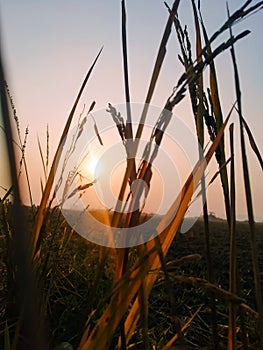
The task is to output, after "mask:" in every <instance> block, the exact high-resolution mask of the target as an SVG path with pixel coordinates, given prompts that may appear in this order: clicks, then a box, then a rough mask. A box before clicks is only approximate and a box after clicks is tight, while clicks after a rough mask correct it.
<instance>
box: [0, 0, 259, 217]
mask: <svg viewBox="0 0 263 350" xmlns="http://www.w3.org/2000/svg"><path fill="white" fill-rule="evenodd" d="M120 3H121V1H118V0H107V1H91V0H88V1H87V0H76V1H72V0H46V1H34V0H26V1H20V0H2V1H0V10H1V12H0V16H1V30H2V35H1V39H2V48H3V53H4V62H5V68H6V75H7V80H8V84H9V88H10V90H11V93H12V95H13V98H14V102H15V106H16V109H17V114H18V116H19V118H20V123H21V130H22V131H23V130H24V129H25V127H26V126H29V141H28V145H27V148H26V157H27V159H28V164H29V169H30V176H31V183H32V188H33V193H34V198H35V202H38V200H39V194H40V180H39V178H40V176H42V177H43V173H42V172H41V163H40V156H39V152H38V147H37V135H38V136H39V137H40V140H41V142H42V144H43V145H44V143H45V137H46V135H45V130H46V126H47V124H48V126H49V131H50V149H51V156H52V155H53V152H54V150H55V148H56V146H57V144H58V141H59V137H60V135H61V132H62V130H63V127H64V123H65V120H66V117H67V116H68V114H69V111H70V109H71V107H72V104H73V101H74V98H75V97H76V94H77V92H78V89H79V87H80V84H81V82H82V80H83V78H84V76H85V73H86V72H87V70H88V68H89V66H90V65H91V63H92V61H93V59H94V58H95V56H96V54H97V53H98V51H99V50H100V48H101V47H102V46H104V49H103V52H102V55H101V57H100V59H99V61H98V64H97V65H96V67H95V70H94V72H93V74H92V77H91V80H90V81H89V83H88V85H87V88H86V90H85V93H84V95H83V98H82V101H81V103H80V105H79V107H78V110H77V113H76V115H78V114H79V113H80V111H81V110H82V108H83V104H84V103H85V104H87V105H89V104H90V103H91V102H92V101H93V100H95V101H96V107H95V111H96V110H100V109H105V108H106V107H107V104H108V102H110V103H111V104H113V105H116V104H121V103H123V102H124V100H125V97H124V84H123V74H122V55H121V29H120V28H121V6H120ZM168 3H169V5H171V4H172V1H168ZM228 3H229V7H230V11H231V12H233V11H234V10H236V9H237V8H239V7H240V6H241V4H242V3H243V1H242V2H241V1H239V0H229V1H228ZM201 5H202V12H203V18H204V21H205V24H206V26H207V30H208V33H209V34H210V35H211V34H212V33H213V32H214V31H215V30H217V29H218V28H219V26H220V25H222V24H223V23H224V21H225V19H226V6H225V2H224V1H218V0H203V1H201ZM126 7H127V26H128V27H127V28H128V50H129V73H130V84H131V100H132V101H133V102H138V103H143V102H144V99H145V96H146V91H147V88H148V85H149V81H150V76H151V72H152V69H153V65H154V62H155V58H156V55H157V50H158V47H159V43H160V40H161V37H162V34H163V30H164V27H165V24H166V21H167V17H168V13H167V9H166V7H165V6H164V4H163V2H162V1H160V0H127V1H126ZM262 17H263V12H262V11H261V12H259V13H257V14H255V15H254V16H250V17H249V18H248V19H246V20H243V21H241V22H240V23H239V24H238V25H236V26H235V27H234V33H238V32H241V31H242V30H244V29H250V30H251V34H250V35H249V36H248V37H246V38H244V39H242V40H241V41H239V42H238V43H237V45H236V51H237V55H238V65H239V69H240V78H241V88H242V98H243V108H244V116H245V118H246V120H247V122H248V124H249V126H250V127H251V130H252V132H253V135H254V137H255V139H256V141H257V144H258V147H259V149H260V151H261V153H263V137H262V130H263V128H262V126H263V122H262V118H263V88H262V82H263V70H262V68H261V67H262V58H263V42H262V29H263V25H262V23H263V21H262ZM179 18H181V22H182V23H183V24H187V25H188V26H189V32H190V35H191V37H192V39H193V41H194V39H195V38H194V31H193V19H192V9H191V1H181V5H179ZM227 38H228V36H226V35H223V36H222V39H224V40H226V39H227ZM217 43H219V42H217ZM167 49H168V52H167V56H166V58H165V62H164V66H163V68H162V71H161V74H160V78H159V81H158V85H157V88H156V91H155V93H154V96H153V100H152V104H153V105H155V106H159V107H162V106H163V105H164V103H165V101H166V99H167V98H168V96H169V95H170V94H171V92H172V89H173V87H174V86H175V85H176V83H177V80H178V78H179V77H180V75H181V73H182V71H183V70H182V66H181V64H180V63H179V61H178V59H177V55H178V53H179V48H178V44H177V39H176V35H175V33H172V35H171V37H170V40H169V43H168V46H167ZM216 67H217V69H218V77H219V87H220V96H221V98H222V101H223V105H222V107H223V112H224V115H226V114H227V113H228V111H229V110H230V108H231V106H232V104H233V102H234V101H235V93H234V82H233V69H232V66H231V61H230V54H229V52H225V53H224V54H223V55H221V56H220V57H218V59H216ZM174 112H175V113H176V114H177V115H178V116H179V117H180V118H182V120H184V122H185V123H186V124H187V125H189V128H194V124H193V115H192V113H191V110H190V108H189V101H188V99H185V101H183V102H182V103H181V104H180V105H179V107H178V108H176V109H175V110H174ZM237 120H238V119H237V116H236V115H233V117H232V121H234V122H236V126H235V134H236V140H237V141H236V147H237V148H239V143H238V123H237ZM98 126H100V125H98ZM193 130H194V129H193ZM0 132H1V131H0ZM0 135H1V138H2V134H0ZM227 139H228V131H227ZM0 145H1V144H0ZM227 147H228V146H227ZM1 149H2V145H1ZM247 149H248V152H247V153H248V157H249V166H250V169H251V181H252V190H253V193H254V204H255V214H256V218H257V219H260V220H263V211H262V195H263V181H262V171H261V170H260V167H259V164H258V162H257V160H256V158H255V156H254V154H253V153H252V151H251V149H250V146H249V145H248V144H247ZM52 151H53V152H52ZM239 154H240V152H239V151H238V150H237V158H238V161H239V163H240V158H239ZM1 159H2V156H1ZM215 171H216V164H215V162H212V164H211V168H210V169H209V176H210V177H211V176H212V175H213V174H214V172H215ZM236 177H237V179H236V180H237V192H238V194H237V210H238V216H239V218H244V215H245V213H246V210H245V197H244V193H243V190H242V187H243V182H242V181H243V180H242V172H241V166H240V165H237V175H236ZM5 179H6V174H5V172H4V170H1V176H0V180H1V183H0V185H2V186H4V187H5V186H7V184H6V183H5V182H6V180H5ZM219 191H221V189H220V184H219V180H216V182H215V183H214V184H213V185H212V186H211V188H210V189H209V202H208V205H209V210H210V211H213V212H215V213H216V214H217V215H219V216H223V215H224V207H223V199H222V196H221V194H219Z"/></svg>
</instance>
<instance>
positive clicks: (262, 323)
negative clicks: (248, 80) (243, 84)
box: [229, 26, 263, 345]
mask: <svg viewBox="0 0 263 350" xmlns="http://www.w3.org/2000/svg"><path fill="white" fill-rule="evenodd" d="M229 32H230V37H231V38H232V37H233V34H232V28H231V26H230V27H229ZM230 53H231V58H232V62H233V68H234V78H235V89H236V96H237V109H238V115H239V127H240V143H241V155H242V165H243V178H244V186H245V194H246V204H247V213H248V221H249V230H250V243H251V253H252V263H253V273H254V285H255V294H256V302H257V309H258V313H259V320H258V326H259V337H260V341H261V345H262V344H263V302H262V290H261V282H260V272H259V266H258V248H257V243H256V236H255V220H254V211H253V201H252V193H251V186H250V177H249V170H248V162H247V156H246V143H245V136H244V127H243V125H244V124H243V119H244V118H243V112H242V101H241V89H240V82H239V73H238V67H237V60H236V54H235V48H234V44H232V46H231V49H230Z"/></svg>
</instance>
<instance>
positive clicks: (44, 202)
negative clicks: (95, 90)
mask: <svg viewBox="0 0 263 350" xmlns="http://www.w3.org/2000/svg"><path fill="white" fill-rule="evenodd" d="M102 49H103V48H101V49H100V51H99V53H98V55H97V57H96V58H95V60H94V62H93V64H92V65H91V67H90V69H89V71H88V73H87V75H86V77H85V79H84V81H83V83H82V85H81V88H80V90H79V93H78V95H77V98H76V100H75V102H74V104H73V107H72V109H71V112H70V114H69V117H68V119H67V122H66V125H65V127H64V130H63V133H62V135H61V138H60V141H59V145H58V148H57V150H56V153H55V156H54V159H53V162H52V165H51V169H50V172H49V176H48V179H47V182H46V185H45V189H44V193H43V195H42V198H41V202H40V206H39V209H38V212H37V218H36V221H35V227H34V237H33V254H34V255H35V254H36V253H37V251H38V248H39V239H40V231H41V227H42V224H43V221H44V217H45V212H46V206H47V202H48V199H49V197H50V193H51V189H52V186H53V182H54V178H55V173H56V169H57V165H58V162H59V160H60V157H61V153H62V150H63V146H64V143H65V141H66V137H67V134H68V132H69V128H70V125H71V122H72V119H73V116H74V113H75V110H76V107H77V105H78V102H79V100H80V97H81V95H82V93H83V90H84V88H85V86H86V84H87V82H88V80H89V77H90V75H91V73H92V71H93V68H94V67H95V64H96V62H97V60H98V58H99V56H100V54H101V52H102Z"/></svg>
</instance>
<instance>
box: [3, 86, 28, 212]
mask: <svg viewBox="0 0 263 350" xmlns="http://www.w3.org/2000/svg"><path fill="white" fill-rule="evenodd" d="M5 85H6V92H7V97H8V100H9V104H10V106H11V110H12V114H13V118H14V121H15V125H16V132H17V136H18V143H17V142H15V144H16V145H17V146H18V148H19V149H20V151H21V158H20V161H19V171H18V178H19V177H20V176H21V173H22V166H24V169H25V176H26V182H27V188H28V194H29V200H30V205H31V207H33V196H32V190H31V185H30V181H29V172H28V167H27V162H26V156H25V151H26V144H27V137H28V133H29V129H28V126H27V127H26V129H25V133H24V140H22V135H21V129H20V123H19V118H18V115H17V111H16V108H15V103H14V99H13V97H12V95H11V92H10V89H9V87H8V84H7V82H5Z"/></svg>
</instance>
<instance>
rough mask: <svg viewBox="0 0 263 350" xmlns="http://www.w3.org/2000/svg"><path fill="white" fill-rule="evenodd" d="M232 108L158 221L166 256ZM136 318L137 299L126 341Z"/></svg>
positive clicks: (155, 265)
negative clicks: (176, 196)
mask: <svg viewBox="0 0 263 350" xmlns="http://www.w3.org/2000/svg"><path fill="white" fill-rule="evenodd" d="M232 110H233V107H232V109H231V111H230V113H229V114H228V116H227V118H226V121H225V123H224V124H223V126H222V128H221V129H220V131H219V133H218V135H217V137H216V139H215V140H214V142H213V143H212V145H211V147H210V148H209V151H208V152H207V154H206V157H205V159H203V160H199V162H198V163H197V165H196V166H195V168H194V170H193V173H192V174H191V175H190V177H189V178H188V179H187V181H186V183H185V185H184V187H183V188H182V191H181V201H180V198H179V197H180V196H179V197H178V198H177V199H176V200H175V202H174V203H173V205H172V206H171V208H170V209H169V211H168V212H167V213H166V215H165V216H164V218H163V219H162V221H161V222H160V224H159V225H158V227H157V232H160V235H159V239H160V242H161V246H162V250H163V254H164V256H166V254H167V252H168V249H169V247H170V245H171V243H172V241H173V239H174V237H175V235H176V232H177V229H178V227H179V225H180V220H182V218H183V216H184V214H185V211H186V210H187V208H188V205H189V203H190V201H191V197H192V194H193V192H194V189H195V188H196V186H197V181H198V180H199V181H200V180H201V178H202V175H203V172H204V170H205V169H204V168H205V164H208V163H209V161H210V160H211V158H212V156H213V152H214V151H215V150H216V148H217V146H218V144H219V141H220V137H221V135H222V133H223V130H224V128H225V126H226V124H227V122H228V120H229V118H230V115H231V113H232ZM201 168H202V169H201ZM193 179H195V180H193ZM186 202H187V203H186ZM179 204H180V205H179ZM177 208H178V209H177ZM175 212H176V216H174V215H175ZM171 221H172V222H171ZM169 222H171V224H170V225H169V226H168V227H167V228H166V229H164V228H165V227H166V225H167V223H169ZM147 247H148V252H149V251H150V250H151V249H152V248H154V243H153V242H152V241H150V242H148V243H147ZM152 255H153V254H152ZM154 255H155V258H156V259H155V260H154V262H153V263H152V264H151V269H152V270H154V269H158V268H160V261H159V259H157V253H154ZM156 278H157V275H155V274H150V275H147V285H148V289H147V291H148V293H150V291H151V288H152V286H153V284H154V282H155V280H156ZM138 319H139V307H138V300H137V299H136V300H135V301H134V303H133V306H132V308H131V309H130V311H129V315H128V317H127V319H126V322H125V329H126V337H127V340H128V341H129V339H130V337H131V336H132V334H133V332H134V329H135V327H136V324H137V322H138Z"/></svg>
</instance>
